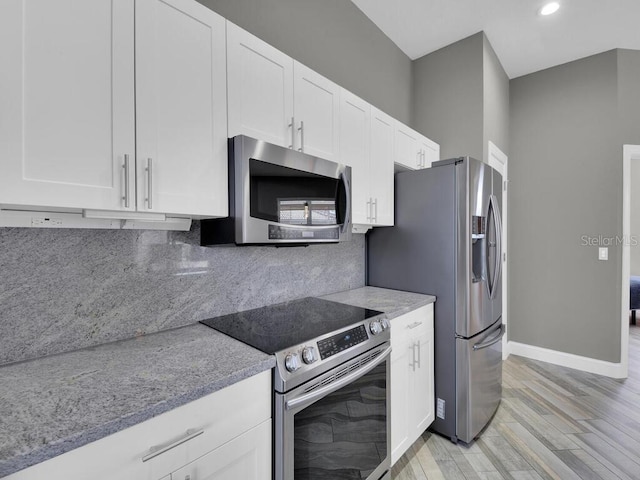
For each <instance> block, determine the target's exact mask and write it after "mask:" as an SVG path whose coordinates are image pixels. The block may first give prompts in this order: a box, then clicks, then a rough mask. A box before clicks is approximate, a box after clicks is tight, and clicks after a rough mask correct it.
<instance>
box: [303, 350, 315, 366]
mask: <svg viewBox="0 0 640 480" xmlns="http://www.w3.org/2000/svg"><path fill="white" fill-rule="evenodd" d="M317 359H318V357H316V351H315V350H314V348H313V347H304V349H303V350H302V361H303V362H304V363H306V364H309V363H313V362H315V361H316V360H317Z"/></svg>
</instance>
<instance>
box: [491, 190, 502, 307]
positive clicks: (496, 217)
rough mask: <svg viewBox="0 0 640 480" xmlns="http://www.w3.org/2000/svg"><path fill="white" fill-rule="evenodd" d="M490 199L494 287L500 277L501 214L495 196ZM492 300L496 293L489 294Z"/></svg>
mask: <svg viewBox="0 0 640 480" xmlns="http://www.w3.org/2000/svg"><path fill="white" fill-rule="evenodd" d="M491 197H492V206H493V208H492V211H493V215H494V223H495V226H496V269H495V278H494V279H493V283H494V287H495V285H497V284H498V282H499V281H500V276H501V275H502V213H501V212H500V207H499V206H498V198H497V197H496V196H495V195H491ZM491 293H492V294H493V295H492V298H493V297H495V294H496V292H495V291H493V289H492V292H491Z"/></svg>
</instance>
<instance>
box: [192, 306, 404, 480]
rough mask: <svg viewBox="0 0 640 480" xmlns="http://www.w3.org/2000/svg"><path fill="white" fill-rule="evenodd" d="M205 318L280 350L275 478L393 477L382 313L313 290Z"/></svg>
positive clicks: (386, 332) (386, 331)
mask: <svg viewBox="0 0 640 480" xmlns="http://www.w3.org/2000/svg"><path fill="white" fill-rule="evenodd" d="M202 323H204V324H205V325H208V326H210V327H212V328H215V329H216V330H218V331H220V332H222V333H225V334H227V335H229V336H231V337H233V338H236V339H237V340H240V341H242V342H244V343H246V344H248V345H251V346H253V347H255V348H257V349H259V350H262V351H263V352H265V353H268V354H273V355H275V357H276V368H275V371H274V375H273V383H274V431H275V444H274V478H275V479H276V480H325V479H328V478H331V479H336V480H338V479H363V480H364V479H366V480H379V479H390V478H391V476H390V455H389V450H390V442H389V436H390V428H389V412H390V408H389V394H390V391H389V368H390V357H389V354H390V352H391V346H390V342H389V339H390V335H389V321H388V320H387V318H386V317H385V315H384V314H383V313H381V312H378V311H375V310H369V309H365V308H360V307H355V306H351V305H345V304H341V303H337V302H331V301H328V300H322V299H319V298H312V297H308V298H303V299H301V300H295V301H292V302H286V303H281V304H278V305H272V306H268V307H264V308H258V309H254V310H248V311H245V312H239V313H237V314H232V315H226V316H223V317H217V318H213V319H209V320H204V321H203V322H202Z"/></svg>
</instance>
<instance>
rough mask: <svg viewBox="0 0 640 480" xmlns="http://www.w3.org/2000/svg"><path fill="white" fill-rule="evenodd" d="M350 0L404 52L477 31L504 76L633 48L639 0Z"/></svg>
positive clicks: (638, 36) (423, 50)
mask: <svg viewBox="0 0 640 480" xmlns="http://www.w3.org/2000/svg"><path fill="white" fill-rule="evenodd" d="M557 1H558V2H559V3H560V5H561V6H560V10H558V12H557V13H555V14H553V15H550V16H548V17H542V16H540V15H538V13H537V12H538V10H539V9H540V8H541V7H542V5H543V4H545V3H546V1H545V0H393V1H389V0H352V2H353V3H355V4H356V6H357V7H358V8H359V9H360V10H362V11H363V12H364V13H365V15H367V16H368V17H369V18H370V19H371V20H372V21H373V23H375V24H376V25H377V26H378V27H379V28H380V29H381V30H382V31H383V32H384V33H385V34H386V35H387V36H388V37H389V38H390V39H391V40H393V42H395V44H396V45H398V47H400V49H401V50H402V51H403V52H404V53H406V54H407V55H408V56H409V57H410V58H411V59H416V58H419V57H421V56H423V55H426V54H427V53H431V52H434V51H436V50H438V49H440V48H442V47H444V46H447V45H450V44H451V43H454V42H456V41H458V40H461V39H463V38H466V37H468V36H470V35H473V34H474V33H477V32H479V31H481V30H484V32H485V34H486V35H487V38H488V39H489V42H490V43H491V45H492V46H493V49H494V50H495V52H496V54H497V55H498V58H499V59H500V61H501V62H502V66H503V67H504V69H505V71H506V72H507V75H508V76H509V78H515V77H519V76H521V75H526V74H528V73H532V72H536V71H538V70H542V69H545V68H549V67H552V66H555V65H560V64H562V63H566V62H570V61H572V60H576V59H578V58H583V57H587V56H589V55H593V54H595V53H600V52H604V51H607V50H611V49H613V48H629V49H634V50H640V32H639V30H640V28H639V25H640V0H557Z"/></svg>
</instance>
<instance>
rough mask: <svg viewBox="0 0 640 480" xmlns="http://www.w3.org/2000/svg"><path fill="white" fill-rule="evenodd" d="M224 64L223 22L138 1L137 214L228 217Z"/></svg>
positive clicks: (175, 6)
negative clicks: (142, 212) (143, 212)
mask: <svg viewBox="0 0 640 480" xmlns="http://www.w3.org/2000/svg"><path fill="white" fill-rule="evenodd" d="M225 64H226V49H225V20H224V19H223V18H222V17H221V16H219V15H218V14H216V13H214V12H212V11H211V10H209V9H208V8H206V7H204V6H202V5H200V4H199V3H197V2H194V1H192V0H136V117H137V178H138V190H137V193H138V197H137V205H138V210H142V211H149V212H161V213H168V214H178V215H180V214H184V215H192V216H205V217H206V216H226V215H228V196H227V194H226V191H227V143H226V142H227V126H226V111H227V97H226V80H227V79H226V65H225ZM221 192H223V193H224V195H221V194H220V193H221Z"/></svg>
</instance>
